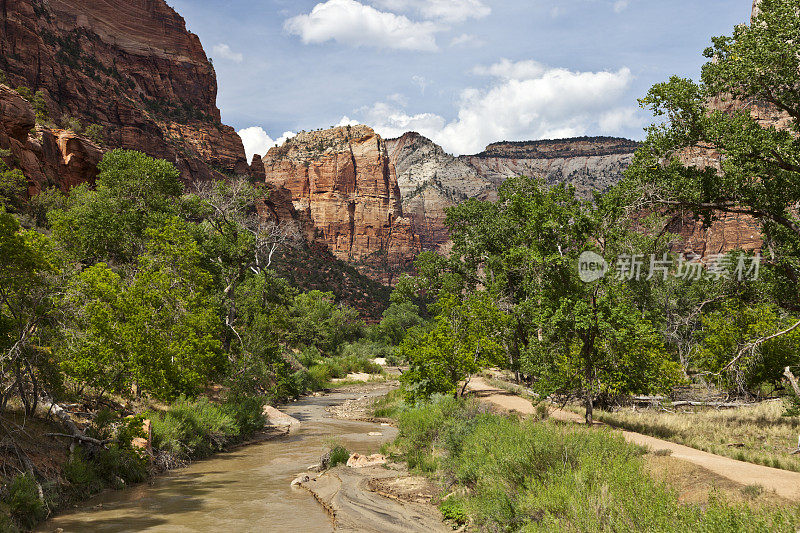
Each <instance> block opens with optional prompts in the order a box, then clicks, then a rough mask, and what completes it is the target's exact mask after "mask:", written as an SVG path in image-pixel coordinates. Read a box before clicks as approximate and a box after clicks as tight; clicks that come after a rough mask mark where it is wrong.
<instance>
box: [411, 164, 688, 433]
mask: <svg viewBox="0 0 800 533" xmlns="http://www.w3.org/2000/svg"><path fill="white" fill-rule="evenodd" d="M604 215H605V211H603V209H601V206H600V205H599V204H598V205H593V204H590V203H588V202H584V201H581V200H580V199H578V198H577V197H576V196H575V191H574V189H572V188H571V187H566V186H564V185H557V186H554V187H547V186H546V185H545V184H544V183H543V182H541V181H538V180H534V179H529V178H524V177H523V178H515V179H510V180H507V181H506V182H505V183H504V184H503V186H502V187H501V188H500V191H499V193H498V200H497V201H496V202H480V201H477V200H470V201H468V202H466V203H464V204H462V205H459V206H456V207H454V208H451V209H450V210H448V213H447V224H448V226H449V228H450V232H451V236H452V239H453V250H452V252H451V255H450V257H449V258H448V259H445V258H438V259H435V258H432V257H431V258H426V259H425V264H423V265H422V266H423V267H426V268H424V269H421V273H422V276H423V277H425V273H428V276H429V278H430V279H427V280H422V281H419V282H417V283H416V286H417V287H418V288H419V287H421V288H423V289H425V290H432V291H434V292H436V293H437V294H438V295H439V300H442V295H447V294H448V292H449V291H450V290H451V289H449V288H450V287H454V288H456V289H457V290H456V291H453V292H449V293H450V294H451V295H454V296H459V297H461V296H460V295H462V294H467V295H478V294H480V295H484V297H488V298H490V299H491V301H492V302H493V306H494V308H496V309H498V310H499V311H500V312H501V315H502V316H503V317H504V321H503V323H504V328H503V329H504V333H503V337H502V338H503V340H502V343H500V344H499V345H500V346H502V348H503V352H504V359H505V361H504V363H505V365H504V366H507V367H509V368H512V369H519V370H521V371H522V372H523V373H524V374H526V375H527V377H528V379H529V380H530V381H531V382H532V386H533V387H534V388H535V389H537V390H538V391H539V392H541V393H542V394H544V395H549V394H552V393H556V392H560V393H563V394H567V395H572V396H579V397H580V398H582V400H583V401H584V404H585V406H586V419H587V422H591V421H592V412H593V406H594V404H595V402H596V401H597V400H598V399H599V398H601V397H603V396H614V395H616V394H624V393H630V392H642V393H644V392H649V391H655V390H661V389H663V388H664V387H667V386H668V385H669V384H671V383H673V382H674V381H675V380H676V379H679V376H678V372H677V365H676V364H675V363H674V362H672V361H671V360H670V359H669V357H668V355H667V354H666V351H665V350H664V349H663V346H662V345H661V341H660V336H659V334H658V331H657V330H656V329H655V328H654V327H653V325H652V323H651V322H650V321H649V320H648V318H647V316H646V315H645V314H644V313H643V312H642V310H640V309H638V308H637V307H636V305H635V304H634V302H633V292H632V291H631V289H630V287H629V286H628V285H629V283H628V281H629V280H627V279H616V278H615V277H614V276H613V275H609V276H607V277H606V278H604V279H602V280H597V281H596V282H595V283H585V282H584V281H582V280H581V279H580V276H579V271H578V259H579V257H580V255H581V254H582V253H583V252H585V251H587V250H595V251H597V252H602V253H605V254H607V257H608V259H609V260H610V261H612V262H613V261H614V260H615V258H616V255H617V254H619V253H620V251H621V250H625V249H627V248H625V247H626V246H629V245H630V241H631V239H633V237H630V235H629V232H626V231H624V228H617V227H616V226H614V227H609V225H608V224H606V223H605V219H606V218H610V219H613V218H614V217H605V218H604ZM434 309H435V310H436V311H437V312H438V313H439V314H441V311H442V310H441V309H436V308H434ZM454 334H455V332H453V333H451V334H450V335H451V336H452V335H454ZM442 335H443V336H444V335H445V333H443V334H442ZM445 338H446V337H445ZM462 338H463V337H462ZM450 342H456V341H455V340H451V341H450ZM419 349H420V350H423V349H425V348H423V347H422V346H421V345H420V348H419ZM412 356H413V354H412Z"/></svg>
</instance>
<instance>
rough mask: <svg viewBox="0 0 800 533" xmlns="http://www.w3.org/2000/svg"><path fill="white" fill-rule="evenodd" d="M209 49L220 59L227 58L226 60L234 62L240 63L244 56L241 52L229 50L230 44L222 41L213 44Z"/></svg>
mask: <svg viewBox="0 0 800 533" xmlns="http://www.w3.org/2000/svg"><path fill="white" fill-rule="evenodd" d="M211 51H212V52H213V53H214V55H215V56H216V57H221V58H222V59H227V60H228V61H233V62H234V63H241V62H242V61H244V56H243V55H242V54H240V53H239V52H234V51H233V50H231V47H230V46H228V45H227V44H224V43H220V44H217V45H215V46H214V47H213V48H212V49H211Z"/></svg>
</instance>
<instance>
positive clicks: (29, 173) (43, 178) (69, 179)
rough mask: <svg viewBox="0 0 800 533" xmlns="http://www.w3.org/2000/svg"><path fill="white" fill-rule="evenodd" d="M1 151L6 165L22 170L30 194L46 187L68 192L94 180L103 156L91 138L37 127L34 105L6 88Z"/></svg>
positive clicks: (0, 89)
mask: <svg viewBox="0 0 800 533" xmlns="http://www.w3.org/2000/svg"><path fill="white" fill-rule="evenodd" d="M0 148H2V149H3V150H7V151H8V153H9V154H10V155H9V157H7V158H6V161H5V162H6V164H8V165H9V166H12V167H17V168H19V169H20V170H22V173H23V174H24V175H25V177H26V178H27V179H28V187H29V189H28V192H29V194H31V195H33V194H36V193H38V192H39V191H40V190H41V188H42V186H43V185H45V184H49V185H55V186H58V187H60V188H61V189H62V190H63V191H67V190H69V189H70V188H71V187H74V186H75V185H78V184H80V183H83V182H87V181H88V182H92V181H94V179H95V178H96V177H97V164H98V163H99V162H100V158H101V157H102V154H103V152H102V150H101V149H100V147H98V146H97V145H95V144H94V143H93V142H91V141H90V140H89V139H87V138H85V137H82V136H80V135H76V134H75V133H73V132H71V131H65V130H58V129H54V130H50V129H47V128H43V127H41V126H35V115H34V111H33V107H32V106H31V104H30V103H29V102H28V101H27V100H24V99H23V98H22V97H20V96H19V94H17V92H16V91H14V90H12V89H11V88H10V87H7V86H5V85H0Z"/></svg>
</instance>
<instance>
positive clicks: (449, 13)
mask: <svg viewBox="0 0 800 533" xmlns="http://www.w3.org/2000/svg"><path fill="white" fill-rule="evenodd" d="M372 3H373V4H375V5H377V6H379V7H382V8H384V9H389V10H391V11H404V12H413V13H416V14H418V15H420V16H421V17H423V18H426V19H429V20H440V21H442V22H446V23H458V22H464V21H465V20H467V19H481V18H484V17H487V16H489V14H490V13H491V12H492V9H491V8H490V7H489V6H487V5H486V4H484V3H483V2H482V1H481V0H373V2H372Z"/></svg>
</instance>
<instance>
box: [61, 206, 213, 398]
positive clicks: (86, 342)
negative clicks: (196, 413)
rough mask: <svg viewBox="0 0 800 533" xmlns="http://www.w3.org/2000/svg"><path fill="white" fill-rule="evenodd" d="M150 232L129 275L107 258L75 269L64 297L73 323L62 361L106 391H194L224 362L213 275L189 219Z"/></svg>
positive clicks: (75, 375)
mask: <svg viewBox="0 0 800 533" xmlns="http://www.w3.org/2000/svg"><path fill="white" fill-rule="evenodd" d="M147 236H148V238H149V240H148V242H147V246H146V250H145V252H144V253H143V254H142V255H141V256H139V258H138V259H137V261H136V263H135V265H134V266H133V268H132V270H131V271H129V272H127V273H125V275H124V276H123V275H121V274H119V273H117V272H115V271H114V270H112V269H111V268H109V267H108V266H107V265H106V264H104V263H98V264H96V265H93V266H92V267H90V268H88V269H86V270H84V271H83V272H82V273H81V274H80V275H79V276H77V278H76V279H75V281H74V283H73V285H72V286H71V287H70V290H69V291H68V292H67V295H66V297H65V301H64V305H65V306H68V307H69V308H70V309H71V310H72V313H71V314H72V315H73V322H71V326H72V327H71V328H70V329H68V330H67V331H66V333H65V344H64V346H63V351H64V353H65V356H64V359H63V360H62V363H61V365H62V368H63V370H64V371H65V372H66V374H67V375H68V376H69V377H70V378H71V379H73V380H75V381H77V382H78V383H80V384H82V385H88V386H90V387H92V388H94V389H95V390H97V391H98V392H100V393H101V394H102V393H103V392H104V391H109V392H116V393H122V394H124V395H130V394H131V393H135V394H139V393H142V392H144V393H149V394H150V395H152V396H154V397H156V398H163V399H173V398H175V397H177V396H179V395H181V394H186V395H194V394H197V393H198V392H200V391H201V390H202V388H203V387H204V386H205V385H206V384H207V383H209V381H210V380H211V379H213V378H214V377H217V376H219V375H220V374H221V373H222V372H223V371H224V369H225V361H224V356H223V353H222V349H221V348H222V347H221V343H220V340H219V339H220V334H221V331H220V329H221V324H220V320H219V311H218V308H217V306H216V304H215V302H214V298H213V291H212V288H213V286H212V279H211V275H210V274H209V273H208V272H207V271H206V270H204V269H203V268H202V265H201V258H202V255H201V253H200V250H199V247H198V245H197V242H196V241H195V240H194V239H193V238H192V235H191V232H190V230H189V228H188V225H187V223H186V222H184V221H181V220H180V219H178V218H175V219H173V220H172V221H171V222H170V223H169V224H167V225H165V226H164V227H163V228H160V229H151V230H148V231H147Z"/></svg>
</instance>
